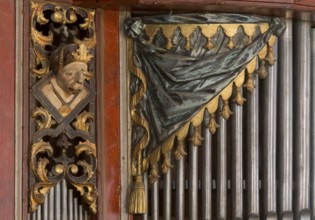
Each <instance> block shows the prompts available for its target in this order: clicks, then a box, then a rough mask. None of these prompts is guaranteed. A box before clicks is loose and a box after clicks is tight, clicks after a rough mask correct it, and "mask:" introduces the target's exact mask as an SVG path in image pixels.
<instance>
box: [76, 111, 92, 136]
mask: <svg viewBox="0 0 315 220" xmlns="http://www.w3.org/2000/svg"><path fill="white" fill-rule="evenodd" d="M93 120H94V114H92V113H91V112H87V111H83V112H82V113H81V114H80V115H79V116H78V117H77V118H76V121H75V122H73V126H74V127H75V128H76V129H77V130H82V131H86V132H88V131H89V129H90V124H89V121H93Z"/></svg>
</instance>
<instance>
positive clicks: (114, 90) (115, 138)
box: [99, 11, 120, 220]
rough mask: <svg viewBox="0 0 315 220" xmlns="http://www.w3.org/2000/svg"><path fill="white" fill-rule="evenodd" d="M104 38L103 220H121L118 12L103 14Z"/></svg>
mask: <svg viewBox="0 0 315 220" xmlns="http://www.w3.org/2000/svg"><path fill="white" fill-rule="evenodd" d="M103 25H104V27H103V28H104V32H103V36H104V39H101V40H103V44H104V47H103V53H104V60H103V61H102V62H103V67H104V69H103V74H104V75H103V89H104V90H103V94H104V95H103V98H104V100H103V103H104V106H103V107H104V112H103V114H104V121H103V122H102V123H103V128H104V134H103V143H104V146H101V147H103V152H104V155H101V156H99V158H100V157H102V160H103V161H104V163H105V164H104V166H105V170H104V171H102V174H101V175H104V176H105V178H104V181H105V182H104V185H103V186H99V188H100V187H103V189H102V190H103V191H104V192H103V195H104V198H100V199H103V201H104V203H105V204H104V206H103V207H105V210H102V212H103V216H104V217H105V218H104V219H111V220H115V219H120V149H119V147H120V140H119V137H120V127H119V45H118V42H119V28H118V27H119V12H117V11H105V12H104V20H103Z"/></svg>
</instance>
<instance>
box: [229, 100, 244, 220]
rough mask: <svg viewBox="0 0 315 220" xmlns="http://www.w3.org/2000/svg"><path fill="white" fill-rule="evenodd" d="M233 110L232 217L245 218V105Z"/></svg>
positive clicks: (235, 105) (234, 105) (234, 107)
mask: <svg viewBox="0 0 315 220" xmlns="http://www.w3.org/2000/svg"><path fill="white" fill-rule="evenodd" d="M232 111H233V112H234V115H233V117H232V118H231V120H232V219H243V107H242V106H238V105H237V104H236V103H233V105H232Z"/></svg>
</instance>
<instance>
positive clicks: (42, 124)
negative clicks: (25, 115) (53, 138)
mask: <svg viewBox="0 0 315 220" xmlns="http://www.w3.org/2000/svg"><path fill="white" fill-rule="evenodd" d="M32 118H35V121H36V127H37V130H42V129H45V128H50V127H51V126H52V125H54V124H56V121H55V120H53V119H52V116H51V114H50V113H49V112H48V110H47V109H45V108H43V107H39V108H36V109H35V110H34V111H33V112H32Z"/></svg>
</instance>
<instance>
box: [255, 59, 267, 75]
mask: <svg viewBox="0 0 315 220" xmlns="http://www.w3.org/2000/svg"><path fill="white" fill-rule="evenodd" d="M257 73H258V76H259V78H261V79H265V78H266V77H267V76H268V74H269V73H268V72H267V68H266V62H265V60H260V61H259V68H258V70H257Z"/></svg>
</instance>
